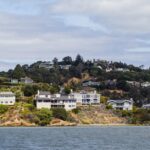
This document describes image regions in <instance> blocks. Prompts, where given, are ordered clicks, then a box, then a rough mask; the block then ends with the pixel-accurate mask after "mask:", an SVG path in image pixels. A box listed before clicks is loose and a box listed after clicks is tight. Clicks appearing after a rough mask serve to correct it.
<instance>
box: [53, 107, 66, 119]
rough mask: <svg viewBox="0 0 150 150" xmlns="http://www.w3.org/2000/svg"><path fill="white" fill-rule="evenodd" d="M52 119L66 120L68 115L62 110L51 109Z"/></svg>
mask: <svg viewBox="0 0 150 150" xmlns="http://www.w3.org/2000/svg"><path fill="white" fill-rule="evenodd" d="M52 112H53V117H55V118H58V119H62V120H67V117H68V113H67V111H66V110H65V109H64V108H53V109H52Z"/></svg>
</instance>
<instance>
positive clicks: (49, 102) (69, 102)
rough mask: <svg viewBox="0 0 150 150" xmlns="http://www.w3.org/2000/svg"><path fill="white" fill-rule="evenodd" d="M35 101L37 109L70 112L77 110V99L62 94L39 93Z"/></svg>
mask: <svg viewBox="0 0 150 150" xmlns="http://www.w3.org/2000/svg"><path fill="white" fill-rule="evenodd" d="M35 100H36V107H37V109H41V108H48V109H51V108H65V109H66V110H67V111H69V110H72V109H75V108H76V99H74V98H73V97H71V96H63V95H61V94H54V95H52V94H51V93H50V92H43V91H38V94H37V95H36V97H35Z"/></svg>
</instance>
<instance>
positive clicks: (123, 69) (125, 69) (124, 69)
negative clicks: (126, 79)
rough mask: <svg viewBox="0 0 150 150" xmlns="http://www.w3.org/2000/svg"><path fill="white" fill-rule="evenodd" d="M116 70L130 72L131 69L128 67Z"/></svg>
mask: <svg viewBox="0 0 150 150" xmlns="http://www.w3.org/2000/svg"><path fill="white" fill-rule="evenodd" d="M115 71H118V72H129V71H130V70H129V69H127V68H116V69H115Z"/></svg>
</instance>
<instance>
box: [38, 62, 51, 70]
mask: <svg viewBox="0 0 150 150" xmlns="http://www.w3.org/2000/svg"><path fill="white" fill-rule="evenodd" d="M39 68H45V69H47V70H49V69H53V68H54V64H53V62H51V61H49V62H42V63H41V64H40V65H39Z"/></svg>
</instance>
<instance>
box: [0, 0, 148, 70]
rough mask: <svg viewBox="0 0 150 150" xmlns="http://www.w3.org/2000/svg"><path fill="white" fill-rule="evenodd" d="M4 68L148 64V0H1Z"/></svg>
mask: <svg viewBox="0 0 150 150" xmlns="http://www.w3.org/2000/svg"><path fill="white" fill-rule="evenodd" d="M0 50H1V51H0V52H1V55H0V70H7V69H9V68H12V67H13V66H15V64H17V63H21V64H24V63H32V62H34V61H37V60H51V59H53V58H54V57H58V58H59V59H61V58H62V57H64V56H66V55H70V56H72V57H73V58H74V57H75V56H76V55H77V54H78V53H80V54H81V55H83V56H84V57H85V58H86V59H93V58H100V59H108V60H114V61H116V60H117V61H123V62H127V63H130V64H131V63H132V64H135V65H145V66H147V67H148V66H150V61H149V57H150V1H149V0H132V1H131V0H92V1H91V0H5V1H4V0H0Z"/></svg>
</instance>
